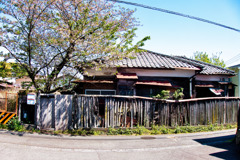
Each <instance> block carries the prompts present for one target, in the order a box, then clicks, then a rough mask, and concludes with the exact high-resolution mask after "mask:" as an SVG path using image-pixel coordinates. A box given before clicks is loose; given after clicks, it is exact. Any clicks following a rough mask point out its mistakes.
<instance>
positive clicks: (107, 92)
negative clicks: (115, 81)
mask: <svg viewBox="0 0 240 160" xmlns="http://www.w3.org/2000/svg"><path fill="white" fill-rule="evenodd" d="M85 94H88V95H115V94H116V91H115V90H105V89H86V90H85Z"/></svg>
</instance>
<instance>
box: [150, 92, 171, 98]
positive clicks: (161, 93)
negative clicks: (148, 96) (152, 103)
mask: <svg viewBox="0 0 240 160" xmlns="http://www.w3.org/2000/svg"><path fill="white" fill-rule="evenodd" d="M169 97H170V91H169V90H162V91H161V92H160V93H159V94H157V95H156V96H153V98H157V99H168V98H169Z"/></svg>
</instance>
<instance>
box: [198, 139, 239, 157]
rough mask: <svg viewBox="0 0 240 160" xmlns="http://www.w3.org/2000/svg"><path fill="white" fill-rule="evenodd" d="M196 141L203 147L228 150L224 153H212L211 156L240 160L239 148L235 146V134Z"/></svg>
mask: <svg viewBox="0 0 240 160" xmlns="http://www.w3.org/2000/svg"><path fill="white" fill-rule="evenodd" d="M194 140H195V141H197V142H198V143H201V144H202V145H208V146H212V147H216V148H221V149H225V150H226V151H222V152H216V153H212V154H210V156H213V157H217V158H221V159H226V160H235V159H236V160H238V159H240V152H239V151H238V148H237V146H236V144H235V134H233V135H228V136H219V137H213V138H204V139H194Z"/></svg>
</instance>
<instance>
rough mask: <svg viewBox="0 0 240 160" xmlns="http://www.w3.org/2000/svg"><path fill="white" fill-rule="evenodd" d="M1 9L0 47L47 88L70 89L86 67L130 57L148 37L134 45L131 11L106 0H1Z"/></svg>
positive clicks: (39, 85) (38, 86)
mask: <svg viewBox="0 0 240 160" xmlns="http://www.w3.org/2000/svg"><path fill="white" fill-rule="evenodd" d="M0 11H1V13H0V20H1V22H0V23H1V25H0V34H1V37H0V41H1V46H2V47H4V48H5V49H7V50H8V51H9V53H10V55H11V57H13V58H15V59H16V61H17V62H18V63H19V65H20V66H21V67H22V68H24V69H25V70H26V72H27V73H28V76H29V77H30V78H31V80H32V84H33V85H34V87H35V88H36V89H37V90H39V91H41V92H45V93H50V92H54V91H57V90H64V89H69V87H70V86H71V85H70V83H69V81H70V80H71V78H74V77H76V75H77V74H79V73H83V71H84V69H85V68H86V67H91V68H95V69H97V68H101V67H104V66H105V65H106V64H108V63H109V62H110V61H112V60H115V59H121V58H123V57H126V56H131V53H132V52H133V51H136V50H138V48H139V47H141V46H143V44H144V41H146V40H147V39H148V38H149V37H145V38H143V39H142V40H141V41H139V42H137V43H136V44H133V38H134V37H135V30H136V27H137V25H138V24H139V23H138V22H137V21H136V19H135V18H134V17H133V13H134V11H133V10H129V9H125V8H122V7H120V6H116V4H114V3H113V2H108V1H105V0H41V1H39V0H0ZM66 75H69V76H66ZM36 77H38V78H36ZM62 77H65V79H64V80H63V78H62ZM66 77H68V79H67V81H66ZM65 82H67V83H65Z"/></svg>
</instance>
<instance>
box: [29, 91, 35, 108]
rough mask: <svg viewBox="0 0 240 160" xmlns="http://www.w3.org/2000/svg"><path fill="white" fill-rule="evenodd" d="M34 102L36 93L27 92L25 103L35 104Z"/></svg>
mask: <svg viewBox="0 0 240 160" xmlns="http://www.w3.org/2000/svg"><path fill="white" fill-rule="evenodd" d="M35 103H36V94H35V93H28V94H27V104H28V105H35Z"/></svg>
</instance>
